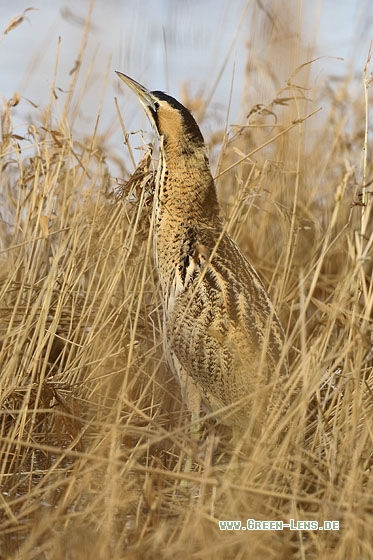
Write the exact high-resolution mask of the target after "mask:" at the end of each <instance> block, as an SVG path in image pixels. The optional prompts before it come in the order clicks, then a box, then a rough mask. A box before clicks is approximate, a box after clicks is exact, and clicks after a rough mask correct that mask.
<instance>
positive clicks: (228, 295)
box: [118, 73, 287, 429]
mask: <svg viewBox="0 0 373 560" xmlns="http://www.w3.org/2000/svg"><path fill="white" fill-rule="evenodd" d="M118 75H119V76H120V77H121V79H122V80H123V81H124V82H125V83H126V84H127V85H128V86H129V87H130V88H131V89H133V91H135V93H136V94H137V95H138V97H139V98H140V101H141V102H142V104H143V106H144V108H145V110H146V112H147V114H148V116H149V118H150V120H151V122H152V124H153V125H154V126H155V129H156V131H157V132H158V136H159V139H160V161H159V168H158V174H157V189H156V200H155V204H156V212H155V225H154V247H155V260H156V266H157V270H158V274H159V278H160V282H161V285H162V293H163V308H164V343H165V353H166V356H167V359H168V362H169V364H170V366H171V369H172V370H173V371H174V373H175V374H176V375H177V377H178V379H179V381H180V384H181V389H182V392H183V396H184V398H185V400H186V402H187V404H188V407H189V409H190V410H191V412H192V413H194V415H195V416H198V413H199V409H200V406H201V403H203V404H204V405H205V407H206V408H207V409H208V410H209V411H211V412H212V413H213V414H214V415H216V416H217V417H219V418H220V420H221V421H222V422H223V423H224V424H227V425H231V426H239V427H242V428H246V427H247V426H249V425H251V426H253V427H254V429H255V426H258V425H259V424H261V423H262V422H263V414H264V413H265V411H266V409H267V408H268V406H270V403H271V401H272V396H273V392H274V389H275V385H276V386H278V380H279V379H281V377H282V376H283V375H284V374H286V369H287V368H286V361H285V360H284V358H283V357H282V359H281V354H282V349H283V340H284V333H283V329H282V327H281V324H280V321H279V319H278V317H277V315H276V313H275V311H274V309H273V306H272V304H271V301H270V299H269V296H268V294H267V292H266V290H265V288H264V286H263V284H262V282H261V281H260V279H259V277H258V275H257V273H256V272H255V270H254V268H253V267H252V266H251V264H250V263H249V262H248V260H247V259H246V258H245V257H244V256H243V254H242V253H241V251H240V249H239V248H238V246H237V245H236V244H235V242H234V241H233V240H232V239H231V238H230V237H229V235H228V234H227V233H226V232H225V228H224V220H223V216H222V214H221V211H220V207H219V204H218V200H217V194H216V189H215V184H214V180H213V178H212V175H211V171H210V167H209V161H208V158H207V154H206V148H205V145H204V140H203V137H202V134H201V132H200V130H199V128H198V126H197V124H196V122H195V120H194V118H193V117H192V115H191V114H190V113H189V111H188V110H187V109H186V108H185V107H183V106H182V105H181V104H180V103H179V102H178V101H176V100H175V99H173V98H172V97H170V96H168V95H166V94H164V93H162V92H158V91H155V92H149V91H148V90H146V89H145V88H144V87H143V86H141V85H140V84H138V83H137V82H135V81H134V80H132V79H131V78H128V77H127V76H124V75H123V74H120V73H118ZM281 360H282V366H281V365H280V366H279V364H281Z"/></svg>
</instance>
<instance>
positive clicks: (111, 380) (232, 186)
mask: <svg viewBox="0 0 373 560" xmlns="http://www.w3.org/2000/svg"><path fill="white" fill-rule="evenodd" d="M260 32H263V30H261V31H260ZM254 40H255V37H254V38H253V41H254ZM268 44H270V43H268ZM288 52H294V51H293V45H291V44H288ZM269 54H270V53H269ZM298 55H299V57H300V56H301V55H300V54H299V52H298ZM281 60H284V58H281ZM286 60H287V64H288V65H289V66H290V68H284V67H282V68H280V67H279V66H278V67H277V68H278V70H279V71H280V73H281V71H282V72H287V73H286V74H285V75H286V76H291V78H289V80H288V85H287V87H286V88H285V89H282V90H279V89H278V88H277V87H275V85H274V83H272V92H276V91H277V90H278V91H277V93H272V97H273V100H272V101H269V102H268V103H266V104H265V105H260V106H259V105H256V104H259V103H262V102H263V99H259V98H258V97H255V95H251V94H250V99H251V103H250V104H248V105H247V107H248V109H247V114H248V117H247V120H246V121H245V122H242V123H240V124H238V125H237V126H236V127H235V128H234V134H231V135H230V136H229V137H228V136H227V135H225V136H224V142H223V147H222V149H221V153H220V158H219V162H218V166H217V169H218V171H217V175H218V176H219V179H218V186H219V196H220V199H221V201H222V203H223V206H224V209H225V212H226V215H227V216H228V217H229V220H230V222H229V223H230V226H229V227H230V232H231V234H232V235H233V236H234V238H236V239H237V240H238V242H239V244H240V246H241V247H242V248H243V250H244V251H245V252H246V254H247V255H248V256H249V258H250V259H251V260H252V262H253V263H254V264H255V266H256V267H257V269H258V271H259V272H260V273H261V275H262V277H263V278H264V281H265V283H266V284H267V285H268V286H269V287H270V290H271V293H272V296H273V298H274V299H275V301H276V307H277V308H278V310H279V312H280V315H281V317H282V319H283V322H284V324H285V325H286V326H287V340H288V350H289V358H290V363H291V378H290V380H289V395H292V398H291V399H290V398H289V401H290V404H289V407H288V411H287V414H286V416H285V420H282V421H279V420H278V419H277V418H276V417H275V416H274V414H275V413H273V414H272V415H271V414H269V417H268V426H267V429H266V431H265V434H264V436H263V442H261V445H260V446H258V447H257V448H256V449H255V450H254V451H253V454H252V456H250V457H247V456H244V455H243V456H242V457H241V459H242V460H241V467H240V469H239V470H237V468H232V467H231V464H230V455H231V452H232V450H231V449H230V445H229V437H228V436H229V434H226V433H225V432H224V430H223V429H222V427H220V426H215V425H214V423H213V421H211V420H207V421H206V424H205V432H204V436H203V441H202V442H201V444H200V446H199V448H198V449H195V448H193V447H191V446H192V442H191V440H190V437H189V435H188V415H187V413H186V411H185V408H184V406H183V404H182V402H181V400H180V393H179V389H178V387H177V385H176V383H175V381H174V380H173V379H172V377H171V374H170V373H169V371H168V370H167V367H166V365H165V363H164V360H163V356H162V345H161V309H160V293H159V286H158V280H157V276H156V273H155V270H154V264H153V260H152V240H151V229H150V222H151V215H152V186H153V179H154V174H153V163H152V161H151V158H150V154H145V156H144V159H143V160H142V162H141V164H140V166H139V168H138V170H137V171H136V173H135V175H133V176H132V177H131V178H130V177H129V173H128V171H127V170H126V169H125V168H124V166H123V176H124V177H125V178H126V179H125V181H124V182H123V184H117V183H116V182H115V180H114V179H113V178H112V177H111V176H110V173H109V170H108V167H107V163H106V158H108V159H110V154H108V153H106V152H105V146H104V145H102V144H100V141H99V138H98V136H97V135H96V134H93V136H92V138H89V139H86V140H82V139H81V138H76V137H74V135H73V134H72V132H71V130H70V128H69V118H70V116H71V114H73V113H74V108H72V107H71V106H70V105H69V104H68V103H67V104H66V106H65V108H64V110H63V111H62V112H61V111H60V112H59V113H57V111H56V110H55V109H56V107H55V101H54V100H53V98H52V100H51V103H50V105H49V106H48V108H47V109H46V111H45V113H44V115H42V116H41V117H40V115H38V116H35V122H36V124H35V122H31V120H30V123H29V128H28V134H27V136H26V137H23V138H20V137H19V136H17V134H15V133H14V131H13V128H12V126H13V125H12V111H13V108H12V103H8V104H7V103H5V104H4V106H3V108H2V111H1V151H0V176H1V213H2V215H1V222H0V226H1V244H2V246H1V253H0V259H1V272H0V280H1V284H0V294H1V296H0V337H1V338H0V343H1V347H0V363H1V386H0V391H1V401H0V402H1V411H0V414H1V416H0V455H1V460H0V476H1V495H0V499H1V502H0V557H1V558H14V559H15V558H17V559H19V560H21V559H22V560H23V559H27V560H29V559H30V560H31V559H52V558H53V560H60V559H61V560H62V559H70V558H71V559H74V560H75V559H86V558H87V559H88V558H97V559H107V558H112V559H113V560H119V559H121V558H142V559H150V558H155V557H157V558H159V557H160V558H165V559H168V558H170V559H171V558H175V557H179V556H180V555H183V557H185V558H195V559H198V558H200V559H202V558H203V559H209V558H211V559H212V558H214V559H218V558H219V559H220V558H221V559H223V558H224V559H226V558H238V559H239V558H248V557H250V558H258V559H261V558H266V559H267V558H273V559H279V558H284V559H285V558H294V559H296V558H307V559H311V558H315V559H316V558H317V559H323V558H325V559H326V558H328V559H335V560H337V559H340V560H342V559H345V558H349V559H359V560H361V559H368V558H372V557H373V544H372V543H373V529H372V527H373V501H372V492H373V481H372V443H373V433H372V412H373V393H372V391H373V373H372V358H373V355H372V351H371V347H372V339H371V328H372V306H373V282H372V265H371V252H372V242H373V233H372V226H371V220H372V211H371V207H372V205H371V186H370V185H369V181H370V179H371V178H372V173H373V171H372V167H371V164H370V163H369V157H368V151H367V150H368V142H367V134H368V132H367V131H368V107H369V100H367V99H365V98H364V87H363V85H361V92H362V93H361V94H360V95H357V96H356V97H353V94H352V93H351V91H352V90H351V87H350V86H351V84H350V83H349V82H347V81H340V82H334V83H333V82H331V81H329V82H328V83H327V84H326V85H325V88H324V90H323V91H322V92H319V94H320V98H321V97H322V98H323V104H324V105H325V106H326V107H327V109H325V110H324V112H323V116H322V117H320V116H319V115H317V116H313V117H311V118H309V119H306V118H305V117H306V116H307V115H309V114H311V113H313V112H314V111H315V109H317V107H318V105H317V100H316V99H313V100H312V102H309V101H307V99H306V97H307V98H309V97H312V96H313V95H315V92H310V91H307V92H305V90H304V89H303V88H304V87H305V86H306V85H307V83H308V82H309V79H310V78H309V76H308V75H307V73H308V72H309V71H310V68H311V67H312V65H306V66H303V67H300V61H296V60H295V59H294V58H292V57H288V58H287V59H286ZM304 60H306V59H304ZM255 64H257V66H256V67H255V68H253V66H252V65H253V63H251V67H248V77H249V78H250V77H254V78H255V77H257V74H258V68H261V70H262V71H263V72H264V71H265V67H264V66H260V65H258V63H257V62H256V63H255ZM297 67H298V69H297V70H294V69H295V68H297ZM277 77H279V76H277ZM365 77H366V84H365V86H366V87H365V92H367V91H368V77H369V67H368V68H367V72H366V76H365ZM361 82H363V78H362V80H361ZM300 85H301V86H302V87H300ZM72 87H74V81H73V82H72ZM13 103H14V100H13ZM194 103H195V106H196V107H197V108H198V104H200V105H201V106H203V103H204V100H203V99H200V100H198V99H195V100H194ZM251 106H252V107H253V109H252V110H250V107H251ZM139 110H140V109H139ZM56 114H59V115H60V116H59V117H58V118H57V117H56V116H55V115H56ZM313 127H315V128H313ZM274 137H277V138H276V139H275V140H274V141H272V142H270V143H269V140H270V139H271V138H274ZM212 147H213V139H211V141H210V148H212ZM253 149H255V150H257V151H256V152H255V154H254V153H253V154H252V156H251V157H246V158H245V159H243V158H244V156H246V155H247V154H249V152H250V150H253ZM363 149H364V150H365V156H364V158H363V162H362V163H361V153H362V150H363ZM239 159H243V161H242V162H241V163H240V164H238V165H235V166H233V164H234V163H235V162H237V160H239ZM228 168H230V169H228ZM284 427H286V432H285V434H286V435H285V436H284V437H283V438H282V440H281V442H280V443H276V444H275V443H274V442H275V441H276V436H277V434H278V433H279V432H280V431H283V428H284ZM191 449H192V451H193V453H194V459H195V464H194V470H193V472H192V473H190V474H189V475H188V476H187V478H188V480H189V481H190V488H189V489H188V490H187V491H182V490H181V489H180V481H181V480H182V479H183V478H185V477H186V475H184V474H183V472H182V465H183V461H184V459H185V456H186V454H187V453H189V452H190V450H191ZM248 518H253V519H256V520H270V519H276V520H282V521H284V522H289V519H291V518H293V519H295V520H302V519H305V520H316V521H318V522H319V523H320V524H322V523H323V522H324V520H338V521H339V522H340V529H339V531H323V532H320V531H301V530H298V531H291V530H289V529H284V530H283V531H268V532H264V531H253V532H249V531H221V530H220V529H219V524H218V520H230V519H232V520H240V521H242V522H243V523H244V522H245V521H246V519H248Z"/></svg>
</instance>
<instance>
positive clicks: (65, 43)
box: [0, 0, 373, 150]
mask: <svg viewBox="0 0 373 560" xmlns="http://www.w3.org/2000/svg"><path fill="white" fill-rule="evenodd" d="M88 20H89V21H90V26H89V30H88V31H87V34H86V36H84V33H83V31H84V27H85V26H86V25H87V21H88ZM253 22H255V25H254V24H253ZM258 22H259V24H258ZM372 28H373V4H372V3H371V2H370V1H365V0H319V1H313V0H312V1H306V2H301V1H300V0H290V1H288V2H279V1H278V0H235V1H234V2H228V1H227V0H203V1H200V0H182V1H178V0H141V1H136V2H134V1H129V0H127V1H126V0H96V1H90V0H80V1H79V2H76V1H68V0H54V1H53V2H50V1H49V0H35V1H33V2H32V3H31V2H30V0H27V1H26V0H15V1H14V2H6V3H3V5H2V7H1V19H0V40H1V42H0V65H1V73H0V93H1V95H2V96H3V98H5V99H6V100H9V99H10V98H12V96H13V95H14V94H15V93H16V92H17V93H18V94H19V95H20V96H21V97H22V99H21V102H20V103H19V105H18V106H17V108H16V110H15V111H14V112H13V117H14V118H15V122H16V123H18V125H19V127H20V130H21V129H22V124H23V123H24V122H25V121H27V119H28V111H29V110H31V106H30V102H31V104H32V105H37V106H38V107H40V108H43V107H45V106H46V105H47V104H48V100H49V98H50V95H51V91H52V90H53V96H54V99H55V100H56V101H57V105H58V103H60V104H63V103H64V101H65V97H66V95H67V94H68V91H69V84H70V82H71V79H72V76H73V75H74V73H76V72H79V80H78V83H79V86H80V89H79V95H81V94H84V95H82V96H81V97H80V99H79V102H78V104H77V105H76V107H75V111H74V119H73V129H74V132H75V133H79V134H84V135H91V134H92V133H93V130H94V127H95V126H96V119H97V114H99V115H100V119H99V125H98V126H99V134H101V135H102V136H103V137H104V138H105V141H106V142H107V143H109V144H110V145H111V146H110V149H113V150H117V149H118V147H120V146H121V144H122V141H123V140H122V139H123V134H122V133H121V132H120V131H119V123H118V117H117V113H116V110H115V105H114V97H115V96H118V98H119V103H120V105H121V107H122V108H123V103H125V104H126V111H125V116H126V126H127V130H129V131H130V130H136V129H138V128H139V127H145V128H147V127H148V125H147V124H146V120H145V118H144V116H143V113H142V111H140V110H139V107H138V105H137V101H136V99H135V98H134V96H133V95H131V93H130V92H129V91H125V88H123V87H122V85H119V83H118V82H119V81H118V79H117V78H116V76H115V73H114V70H120V71H122V72H124V73H126V74H128V75H130V76H132V77H134V78H135V79H136V80H137V81H139V82H141V83H143V84H144V85H146V86H147V87H149V89H154V90H155V89H161V90H166V91H167V92H168V93H170V94H171V95H173V96H175V97H178V98H179V99H181V100H182V101H184V103H188V102H189V106H191V108H192V110H193V101H192V100H193V97H194V96H199V97H200V98H203V99H204V104H203V107H202V109H201V106H200V105H198V113H199V114H197V118H198V120H199V122H200V123H201V126H202V130H203V132H204V134H205V136H206V135H208V134H209V133H210V132H211V130H216V125H217V123H218V124H219V125H222V124H224V123H225V121H227V122H228V123H229V124H232V123H234V122H236V121H239V120H240V119H241V120H242V118H244V117H245V115H247V114H248V112H249V111H250V108H251V107H252V106H253V105H255V104H257V103H259V102H260V103H264V104H265V103H267V102H268V101H269V100H270V99H272V98H273V96H274V95H275V92H276V90H278V89H280V88H282V87H284V86H285V84H286V81H287V80H288V79H289V76H291V74H292V73H293V72H294V70H295V69H296V68H297V67H299V65H301V64H304V63H305V62H308V61H310V60H312V59H314V58H316V57H321V58H320V60H318V61H317V62H315V63H313V64H312V65H310V68H309V79H310V80H311V84H312V86H313V87H315V88H316V89H317V88H318V85H319V89H320V90H321V89H322V83H323V82H325V81H326V80H329V79H330V77H331V76H332V77H333V79H338V78H339V77H343V76H344V77H345V76H347V75H348V76H349V77H350V78H351V76H352V75H353V74H355V75H356V76H357V77H358V80H357V83H358V81H359V79H360V82H361V83H362V73H363V67H364V64H365V61H366V58H367V53H368V49H369V43H370V40H371V39H372ZM85 41H86V44H85ZM83 44H84V46H85V54H84V56H83V57H82V59H81V64H80V65H79V64H77V62H76V61H77V60H78V59H79V52H80V49H81V48H82V45H83ZM289 53H290V54H289ZM119 88H120V89H119ZM127 102H128V105H127ZM315 102H317V100H315ZM228 107H229V115H228V117H227V111H228ZM202 112H203V113H204V114H202ZM206 115H207V116H208V117H209V119H206V120H205V121H204V120H203V117H204V116H206ZM15 132H17V130H15ZM19 133H20V134H21V133H22V132H19ZM108 148H109V146H108Z"/></svg>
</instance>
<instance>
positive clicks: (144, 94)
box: [116, 71, 156, 111]
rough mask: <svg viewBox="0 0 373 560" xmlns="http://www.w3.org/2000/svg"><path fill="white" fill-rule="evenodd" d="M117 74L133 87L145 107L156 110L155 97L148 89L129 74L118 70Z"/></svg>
mask: <svg viewBox="0 0 373 560" xmlns="http://www.w3.org/2000/svg"><path fill="white" fill-rule="evenodd" d="M116 74H118V76H119V78H120V79H121V80H122V81H123V82H124V83H125V84H126V86H128V87H129V88H130V89H132V91H133V92H134V93H135V94H136V95H137V97H138V98H139V100H140V101H141V103H142V104H143V105H144V106H145V107H151V108H152V109H153V111H155V110H156V107H155V105H154V103H155V100H154V97H153V95H152V94H151V92H150V91H149V90H148V89H146V88H145V87H144V86H142V85H141V84H139V83H138V82H136V81H135V80H133V79H132V78H130V77H129V76H126V75H125V74H122V72H118V71H116Z"/></svg>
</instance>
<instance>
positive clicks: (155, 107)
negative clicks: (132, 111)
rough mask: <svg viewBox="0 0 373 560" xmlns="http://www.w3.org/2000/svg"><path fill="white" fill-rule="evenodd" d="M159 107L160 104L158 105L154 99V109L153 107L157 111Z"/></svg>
mask: <svg viewBox="0 0 373 560" xmlns="http://www.w3.org/2000/svg"><path fill="white" fill-rule="evenodd" d="M159 107H160V105H159V103H158V101H155V102H154V109H155V110H156V111H158V109H159Z"/></svg>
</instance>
